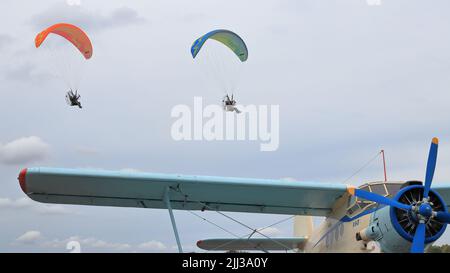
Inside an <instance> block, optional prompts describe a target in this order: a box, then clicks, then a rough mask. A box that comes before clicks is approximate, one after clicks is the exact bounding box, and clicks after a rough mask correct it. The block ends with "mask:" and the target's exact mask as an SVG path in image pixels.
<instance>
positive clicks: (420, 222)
mask: <svg viewBox="0 0 450 273" xmlns="http://www.w3.org/2000/svg"><path fill="white" fill-rule="evenodd" d="M438 143H439V140H438V139H437V138H433V140H432V142H431V146H430V152H429V154H428V162H427V170H426V174H425V185H424V189H423V199H422V200H421V201H419V202H418V203H417V204H415V205H407V204H403V203H401V202H398V201H396V200H393V199H389V198H387V197H384V196H382V195H379V194H376V193H373V192H368V191H364V190H361V189H355V196H357V197H360V198H363V199H367V200H370V201H373V202H376V203H379V204H384V205H387V206H392V207H395V208H398V209H401V210H405V211H408V212H411V213H412V214H413V215H414V216H415V218H417V228H416V231H415V234H414V237H413V241H412V245H411V249H410V251H411V253H423V252H424V249H425V239H426V237H425V236H426V234H425V233H426V222H427V221H428V220H429V219H430V218H435V219H436V220H437V221H439V222H441V223H445V224H450V213H448V212H445V211H433V208H432V205H433V204H432V203H430V201H429V193H430V188H431V184H432V181H433V175H434V170H435V168H436V159H437V154H438Z"/></svg>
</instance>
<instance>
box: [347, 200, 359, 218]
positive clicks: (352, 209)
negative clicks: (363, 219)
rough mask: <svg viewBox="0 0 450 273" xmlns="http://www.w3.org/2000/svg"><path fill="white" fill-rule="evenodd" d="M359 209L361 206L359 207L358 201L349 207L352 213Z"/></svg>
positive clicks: (349, 212) (349, 211)
mask: <svg viewBox="0 0 450 273" xmlns="http://www.w3.org/2000/svg"><path fill="white" fill-rule="evenodd" d="M359 209H360V207H359V205H358V203H356V204H355V205H354V206H353V207H351V208H349V209H348V214H350V215H352V214H354V213H355V212H356V211H358V210H359Z"/></svg>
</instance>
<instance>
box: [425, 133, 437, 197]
mask: <svg viewBox="0 0 450 273" xmlns="http://www.w3.org/2000/svg"><path fill="white" fill-rule="evenodd" d="M438 144H439V140H438V138H437V137H435V138H433V140H432V142H431V146H430V153H429V154H428V162H427V172H426V174H425V190H424V192H423V198H428V193H429V192H430V188H431V182H432V181H433V175H434V169H435V168H436V159H437V153H438Z"/></svg>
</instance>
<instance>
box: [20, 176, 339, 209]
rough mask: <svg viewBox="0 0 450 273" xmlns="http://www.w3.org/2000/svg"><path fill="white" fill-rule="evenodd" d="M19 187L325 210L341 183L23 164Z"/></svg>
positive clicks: (126, 202)
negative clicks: (24, 167)
mask: <svg viewBox="0 0 450 273" xmlns="http://www.w3.org/2000/svg"><path fill="white" fill-rule="evenodd" d="M19 181H20V186H21V188H22V190H23V191H24V192H25V193H26V194H27V195H28V196H29V197H30V198H31V199H33V200H35V201H39V202H44V203H58V204H73V205H95V206H115V207H137V208H160V209H162V208H167V202H166V201H167V199H169V200H170V204H171V207H172V209H178V210H218V211H233V212H254V213H274V214H288V215H315V216H326V215H327V214H329V213H330V212H331V210H332V207H333V204H334V203H335V201H336V200H337V199H339V198H340V197H342V196H343V195H344V194H346V193H347V186H346V185H344V184H328V183H317V182H297V181H286V180H267V179H248V178H226V177H212V176H186V175H175V174H172V175H168V174H157V173H137V172H136V173H135V172H115V171H100V170H81V169H57V168H28V169H24V170H22V171H21V173H20V174H19Z"/></svg>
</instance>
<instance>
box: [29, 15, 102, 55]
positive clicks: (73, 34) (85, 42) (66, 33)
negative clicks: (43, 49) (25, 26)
mask: <svg viewBox="0 0 450 273" xmlns="http://www.w3.org/2000/svg"><path fill="white" fill-rule="evenodd" d="M50 33H53V34H57V35H60V36H62V37H64V38H65V39H67V40H68V41H69V42H71V43H72V44H73V45H74V46H75V47H76V48H77V49H78V50H79V51H80V52H81V54H83V56H84V58H85V59H90V58H91V57H92V52H93V48H92V43H91V41H90V40H89V37H88V36H87V35H86V33H85V32H84V31H83V30H81V29H80V28H79V27H77V26H74V25H71V24H66V23H60V24H56V25H53V26H51V27H49V28H47V29H45V30H44V31H42V32H40V33H39V34H38V35H37V36H36V39H35V45H36V47H37V48H38V47H40V46H41V44H42V43H43V42H44V41H45V39H46V38H47V36H48V35H49V34H50Z"/></svg>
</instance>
